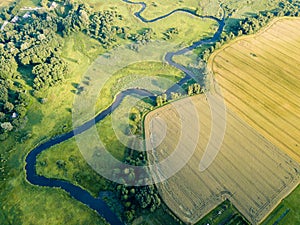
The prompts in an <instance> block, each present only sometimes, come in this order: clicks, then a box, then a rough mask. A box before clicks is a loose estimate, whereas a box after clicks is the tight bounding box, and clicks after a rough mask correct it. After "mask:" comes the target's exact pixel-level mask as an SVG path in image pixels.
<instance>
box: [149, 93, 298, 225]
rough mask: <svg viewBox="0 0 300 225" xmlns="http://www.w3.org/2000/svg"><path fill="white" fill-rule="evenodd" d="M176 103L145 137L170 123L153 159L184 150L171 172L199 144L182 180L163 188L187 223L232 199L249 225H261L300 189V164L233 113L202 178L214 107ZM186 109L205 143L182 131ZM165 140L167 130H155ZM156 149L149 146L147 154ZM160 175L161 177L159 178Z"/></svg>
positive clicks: (201, 100)
mask: <svg viewBox="0 0 300 225" xmlns="http://www.w3.org/2000/svg"><path fill="white" fill-rule="evenodd" d="M175 103H176V104H175V105H174V106H172V105H167V106H164V107H162V108H160V109H158V110H155V111H153V112H151V113H150V114H148V116H147V117H146V120H145V129H146V131H145V132H146V137H148V138H149V134H150V131H149V128H150V121H151V120H152V119H154V118H156V117H159V118H160V120H163V121H164V122H165V123H166V126H167V134H166V137H165V138H164V139H163V141H162V142H161V144H159V146H158V147H157V148H155V154H154V153H153V154H150V152H149V159H150V160H152V161H153V162H154V161H155V162H156V160H157V161H159V162H161V161H162V160H163V159H165V158H167V157H169V156H170V154H172V153H173V152H174V150H175V148H176V146H181V147H180V151H179V152H178V153H177V154H176V159H177V161H176V164H174V165H173V164H171V165H169V167H170V168H174V166H176V165H177V164H178V163H181V162H182V160H183V159H184V157H185V156H186V155H187V154H189V153H190V151H191V149H192V150H193V148H194V146H193V144H194V143H196V148H195V152H194V154H193V156H192V158H191V159H190V160H189V161H188V163H187V164H186V165H185V166H184V167H183V168H182V169H181V170H180V171H179V172H178V173H177V174H176V175H174V176H173V177H171V178H169V179H168V180H167V181H164V182H162V183H160V184H157V187H158V189H159V192H160V194H161V196H162V198H163V200H164V201H165V203H166V204H167V205H168V207H170V209H171V210H172V211H173V212H174V213H175V214H176V215H177V216H178V217H179V218H180V219H182V220H183V221H184V222H187V223H196V222H197V221H198V220H199V219H201V218H202V217H203V216H204V215H206V214H207V213H208V212H210V211H211V210H212V209H214V208H215V207H216V206H217V205H219V204H220V203H221V202H223V201H224V199H229V200H230V202H232V203H233V205H234V206H235V207H236V208H237V209H238V210H239V211H240V212H241V213H242V214H243V216H245V217H246V218H247V220H249V221H250V222H251V223H254V224H255V223H258V222H259V221H261V220H262V219H263V218H264V217H265V216H266V215H268V214H269V213H270V212H271V211H272V209H273V208H274V207H275V206H276V205H277V204H278V203H279V202H280V201H281V199H282V198H284V197H285V196H286V195H287V194H288V193H289V192H290V191H291V190H292V189H293V188H295V187H296V186H297V184H298V183H299V173H298V172H297V170H298V171H299V164H297V163H296V162H293V161H291V160H290V158H289V157H288V156H287V155H285V154H284V153H283V152H282V151H281V150H280V149H278V148H277V147H276V146H274V145H273V144H272V143H270V142H268V141H267V140H266V139H265V138H263V137H262V136H261V135H260V134H259V133H258V132H257V131H256V130H254V129H252V128H251V127H250V126H248V124H246V123H245V122H243V121H242V120H240V119H239V118H238V116H237V115H236V114H233V113H231V112H230V111H228V113H227V120H226V134H225V137H224V141H223V144H222V146H221V149H220V151H219V153H218V155H217V157H216V158H215V160H214V161H213V163H212V164H211V165H210V167H209V168H208V169H207V170H205V171H203V172H200V171H199V162H200V160H201V158H202V156H203V154H204V151H205V149H206V145H207V143H208V140H209V137H210V131H211V126H212V125H211V122H212V121H211V114H210V108H209V105H208V103H207V101H206V100H205V97H204V96H195V97H192V98H187V99H183V100H180V101H177V102H175ZM193 106H195V107H196V110H197V111H196V114H197V115H198V117H199V120H200V122H199V124H197V122H196V121H195V119H194V117H193V111H192V110H191V109H192V108H193ZM181 108H183V109H189V111H187V113H188V115H185V116H184V121H185V123H187V124H189V130H193V129H194V127H195V126H198V127H200V128H201V129H200V132H199V139H197V137H194V136H193V135H192V134H193V133H190V134H189V133H188V132H187V131H186V130H182V124H181V121H182V118H180V116H179V114H178V113H177V109H181ZM160 120H159V121H160ZM220 122H222V121H220ZM159 124H160V123H159ZM219 129H220V127H219V126H218V127H217V128H216V130H214V132H221V130H219ZM178 131H182V132H184V133H185V134H184V133H182V132H178ZM160 134H161V127H160V126H158V125H157V126H153V128H152V130H151V135H153V137H160ZM180 143H181V144H180ZM150 148H151V146H149V143H148V145H147V149H150ZM169 167H168V168H169ZM154 175H155V176H159V174H157V172H156V173H155V174H154Z"/></svg>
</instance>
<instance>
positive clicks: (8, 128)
mask: <svg viewBox="0 0 300 225" xmlns="http://www.w3.org/2000/svg"><path fill="white" fill-rule="evenodd" d="M1 128H2V129H3V130H4V131H5V132H9V131H12V129H14V127H13V125H11V123H10V122H4V123H1Z"/></svg>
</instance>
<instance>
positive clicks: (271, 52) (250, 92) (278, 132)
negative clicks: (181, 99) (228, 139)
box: [210, 19, 300, 162]
mask: <svg viewBox="0 0 300 225" xmlns="http://www.w3.org/2000/svg"><path fill="white" fill-rule="evenodd" d="M299 25H300V20H299V19H282V20H276V21H275V22H274V23H273V25H272V26H270V27H269V28H268V29H266V30H265V31H263V32H261V33H260V34H258V35H255V36H253V37H250V38H246V39H243V38H242V39H238V40H236V41H234V43H231V44H230V45H227V46H225V47H224V48H222V49H221V50H220V51H217V52H216V53H215V54H214V55H213V56H212V57H211V62H210V67H211V69H212V71H213V72H214V74H215V76H216V79H217V81H218V82H219V84H220V86H221V87H222V91H223V93H224V96H225V99H226V102H227V104H228V106H229V107H230V108H231V109H232V110H233V111H234V112H236V113H237V114H238V115H239V116H240V117H241V118H242V119H243V120H245V121H246V122H247V123H248V124H250V125H251V126H252V127H253V128H255V129H256V130H257V131H258V132H259V133H260V134H262V135H263V136H264V137H266V138H267V139H268V140H270V141H271V142H272V143H273V144H275V145H276V146H278V147H279V148H280V149H281V150H283V151H284V152H286V153H287V154H289V155H290V156H291V157H292V158H293V159H295V160H297V161H298V162H300V142H299V140H300V129H299V127H300V117H299V115H300V107H299V105H300V101H299V99H300V98H299V97H300V95H299V93H300V88H299V87H300V80H299V72H300V71H299V66H298V64H299V54H298V52H299V50H300V38H299V35H298V34H299V31H298V30H297V29H296V27H297V26H299ZM262 124H263V125H262Z"/></svg>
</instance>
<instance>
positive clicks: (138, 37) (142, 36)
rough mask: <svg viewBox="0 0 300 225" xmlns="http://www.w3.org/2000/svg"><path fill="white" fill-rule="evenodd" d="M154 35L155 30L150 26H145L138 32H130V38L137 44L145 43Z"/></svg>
mask: <svg viewBox="0 0 300 225" xmlns="http://www.w3.org/2000/svg"><path fill="white" fill-rule="evenodd" d="M154 35H155V32H154V31H153V30H152V29H151V28H146V29H144V30H143V31H142V32H140V33H137V34H132V35H131V36H130V39H131V40H132V41H134V42H136V43H137V44H146V43H148V42H150V41H151V40H152V39H153V37H154Z"/></svg>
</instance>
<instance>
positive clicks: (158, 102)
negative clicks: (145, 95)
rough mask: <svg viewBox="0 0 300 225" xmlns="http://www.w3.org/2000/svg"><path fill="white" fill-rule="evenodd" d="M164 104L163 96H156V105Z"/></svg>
mask: <svg viewBox="0 0 300 225" xmlns="http://www.w3.org/2000/svg"><path fill="white" fill-rule="evenodd" d="M162 104H163V99H162V97H161V96H160V95H159V96H157V97H156V105H157V106H161V105H162Z"/></svg>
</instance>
